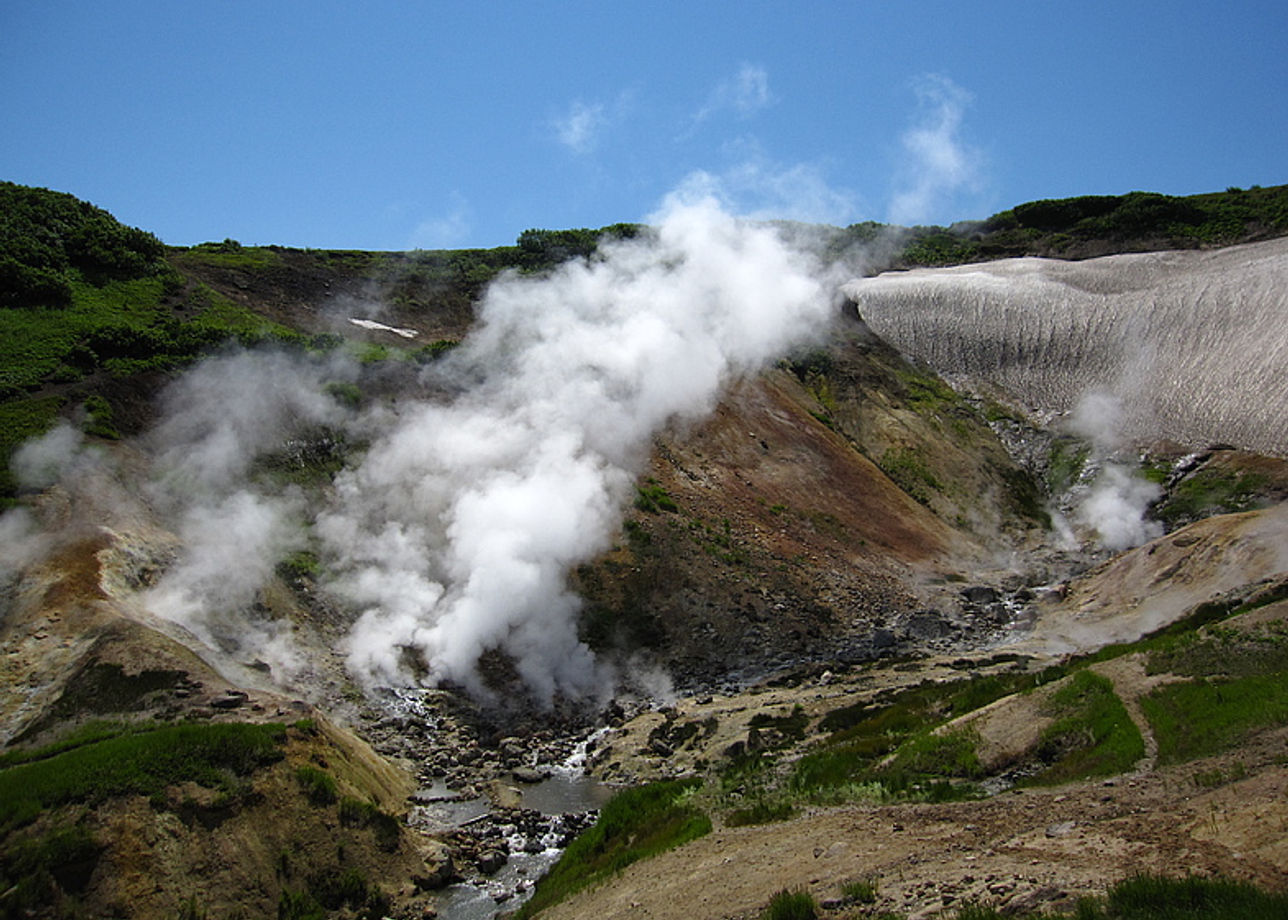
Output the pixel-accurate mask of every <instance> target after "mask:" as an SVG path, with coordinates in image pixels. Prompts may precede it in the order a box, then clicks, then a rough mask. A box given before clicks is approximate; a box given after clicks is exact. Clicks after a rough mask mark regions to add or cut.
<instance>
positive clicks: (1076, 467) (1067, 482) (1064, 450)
mask: <svg viewBox="0 0 1288 920" xmlns="http://www.w3.org/2000/svg"><path fill="white" fill-rule="evenodd" d="M1089 456H1091V445H1089V444H1087V443H1086V442H1085V441H1080V440H1078V439H1076V438H1071V437H1058V438H1056V439H1055V440H1054V441H1052V442H1051V451H1050V453H1049V454H1048V455H1047V470H1046V484H1047V489H1048V490H1049V491H1050V492H1051V494H1052V495H1059V494H1060V493H1061V492H1064V491H1066V490H1068V489H1069V488H1071V487H1072V486H1074V485H1076V484H1077V482H1078V480H1079V478H1081V476H1082V471H1083V468H1084V467H1085V466H1086V465H1087V458H1088V457H1089Z"/></svg>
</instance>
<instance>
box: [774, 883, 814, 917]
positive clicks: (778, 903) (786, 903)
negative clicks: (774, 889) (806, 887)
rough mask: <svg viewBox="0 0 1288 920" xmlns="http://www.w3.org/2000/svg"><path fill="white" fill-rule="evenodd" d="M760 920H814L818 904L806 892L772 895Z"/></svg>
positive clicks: (787, 892)
mask: <svg viewBox="0 0 1288 920" xmlns="http://www.w3.org/2000/svg"><path fill="white" fill-rule="evenodd" d="M760 916H761V918H762V920H815V918H817V917H818V902H817V901H815V900H814V896H813V895H812V894H810V893H809V892H808V891H787V890H786V889H784V890H783V891H780V892H778V894H776V895H774V897H773V899H772V900H771V901H770V902H769V906H768V907H767V908H765V911H764V913H762V914H761V915H760Z"/></svg>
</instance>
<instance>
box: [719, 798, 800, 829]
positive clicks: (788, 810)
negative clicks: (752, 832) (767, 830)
mask: <svg viewBox="0 0 1288 920" xmlns="http://www.w3.org/2000/svg"><path fill="white" fill-rule="evenodd" d="M795 816H796V806H795V805H793V804H792V803H791V802H783V801H770V800H767V799H760V800H759V801H756V802H755V803H753V804H751V805H748V806H747V807H745V808H735V809H734V810H733V811H731V812H729V814H727V815H725V820H724V823H725V827H749V826H751V825H753V824H774V823H776V822H778V821H787V820H789V819H791V818H794V817H795Z"/></svg>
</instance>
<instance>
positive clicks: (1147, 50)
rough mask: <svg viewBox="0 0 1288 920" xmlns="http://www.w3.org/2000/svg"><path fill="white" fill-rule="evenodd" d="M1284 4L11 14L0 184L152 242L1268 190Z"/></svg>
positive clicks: (836, 213)
mask: <svg viewBox="0 0 1288 920" xmlns="http://www.w3.org/2000/svg"><path fill="white" fill-rule="evenodd" d="M1286 40H1288V4H1286V3H1284V2H1283V0H1269V2H1240V0H1234V2H1228V3H1224V4H1216V3H1212V2H1211V0H1206V2H1202V3H1199V2H1188V0H1173V2H1168V3H1162V2H1159V3H1152V2H1151V3H1145V2H1130V0H1127V2H1123V0H1120V2H1116V3H1100V2H1080V3H1060V4H1056V3H1046V2H1040V0H1029V2H1023V3H1019V2H983V3H970V4H968V3H962V2H960V0H958V2H951V3H940V2H928V3H917V2H901V3H896V2H882V3H877V2H860V0H852V2H845V3H842V2H832V3H824V2H809V0H801V2H797V3H794V4H786V3H757V2H740V3H716V2H702V0H687V2H682V3H673V2H666V0H657V2H651V3H630V2H622V3H616V2H607V0H596V2H593V3H591V2H585V3H583V2H568V3H533V2H513V3H510V2H496V3H481V2H474V3H459V2H454V0H443V2H424V3H413V2H403V3H393V2H380V0H374V2H365V3H362V4H357V3H333V2H326V0H310V2H307V3H305V2H295V0H276V2H273V0H267V2H260V3H253V4H252V3H249V2H238V0H224V2H207V3H201V4H196V3H184V2H174V0H167V2H130V0H122V2H113V3H101V2H93V3H72V2H59V0H48V2H43V3H16V2H11V3H6V4H4V5H3V8H0V178H2V179H8V180H11V181H15V182H21V183H24V184H29V185H40V186H46V187H49V188H54V189H58V190H60V191H67V192H71V193H73V194H75V195H77V196H79V197H81V198H85V199H87V200H89V201H92V202H93V203H95V204H97V205H99V206H100V207H104V208H107V209H108V210H110V211H112V212H113V213H114V214H115V215H116V216H117V217H119V218H120V219H121V220H123V221H125V222H126V223H129V224H132V225H135V226H140V227H143V228H144V229H147V230H150V231H152V232H154V233H156V234H157V235H158V236H160V237H161V239H163V240H164V241H165V242H167V243H171V244H175V245H186V244H192V243H197V242H201V241H203V240H220V239H223V238H225V237H232V238H234V239H238V240H241V241H242V242H243V243H246V244H267V243H278V244H282V245H289V246H304V247H317V248H328V247H335V248H358V249H406V248H416V247H420V248H451V247H465V246H496V245H505V244H508V243H511V242H513V241H514V239H515V237H516V236H517V235H518V234H519V233H520V232H521V231H522V230H524V229H525V228H528V227H550V228H562V227H599V226H603V225H605V224H609V223H615V222H617V221H635V220H642V219H645V218H647V216H648V215H649V214H650V213H652V212H653V211H654V210H655V209H656V208H657V207H658V205H659V203H660V202H661V200H662V199H663V197H664V196H665V195H666V194H667V193H668V192H670V191H672V190H674V189H676V188H679V187H682V186H683V187H689V188H695V187H696V188H706V189H710V190H712V191H715V192H717V193H718V194H720V195H722V196H723V197H724V199H725V200H726V201H727V202H728V203H729V206H730V207H732V208H734V209H736V210H737V211H739V212H740V213H746V214H752V215H757V216H782V217H789V218H796V219H803V220H811V221H819V222H827V223H833V224H839V225H844V224H848V223H853V222H856V221H860V220H883V221H884V220H893V221H897V222H901V223H950V222H952V221H955V220H959V219H967V218H976V217H985V216H987V215H989V214H991V213H993V212H995V211H998V210H1001V209H1002V208H1005V207H1009V206H1010V205H1013V204H1017V203H1019V202H1022V201H1027V200H1031V199H1034V198H1051V197H1062V196H1067V195H1076V194H1116V193H1122V192H1127V191H1131V190H1133V189H1145V190H1150V191H1160V192H1166V193H1170V194H1191V193H1195V192H1204V191H1214V190H1219V189H1224V188H1226V187H1227V186H1231V185H1239V186H1247V185H1253V184H1260V185H1277V184H1281V183H1284V182H1288V51H1286V50H1285V49H1286V48H1288V44H1286Z"/></svg>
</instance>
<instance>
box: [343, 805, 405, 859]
mask: <svg viewBox="0 0 1288 920" xmlns="http://www.w3.org/2000/svg"><path fill="white" fill-rule="evenodd" d="M340 825H341V826H342V827H359V828H360V827H367V828H371V830H372V831H373V832H374V834H375V837H376V845H377V846H378V847H380V849H382V850H384V851H385V852H387V853H392V852H393V851H394V850H397V849H398V841H399V839H400V837H401V835H402V828H401V826H400V825H399V823H398V819H397V818H395V817H394V816H393V815H391V814H388V813H387V812H384V811H382V810H381V809H380V808H379V807H377V806H376V805H374V804H373V803H371V802H364V801H363V800H362V799H355V798H352V797H350V796H345V797H344V798H342V799H340Z"/></svg>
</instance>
